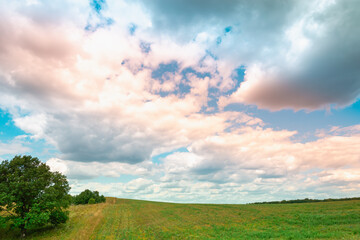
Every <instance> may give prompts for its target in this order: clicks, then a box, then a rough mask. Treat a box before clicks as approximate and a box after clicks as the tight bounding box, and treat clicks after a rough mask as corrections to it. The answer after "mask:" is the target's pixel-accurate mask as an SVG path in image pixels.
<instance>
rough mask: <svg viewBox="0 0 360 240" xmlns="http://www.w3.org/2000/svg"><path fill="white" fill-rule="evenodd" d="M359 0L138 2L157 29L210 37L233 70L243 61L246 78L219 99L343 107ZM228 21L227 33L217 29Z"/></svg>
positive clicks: (274, 106) (353, 81)
mask: <svg viewBox="0 0 360 240" xmlns="http://www.w3.org/2000/svg"><path fill="white" fill-rule="evenodd" d="M358 5H359V2H358V1H315V2H311V3H310V2H299V1H286V2H284V1H272V2H271V4H269V3H267V2H264V1H251V2H249V1H226V2H221V3H220V2H217V1H207V2H206V4H204V2H203V1H195V2H194V1H172V2H167V1H162V0H159V1H152V2H151V3H148V2H145V1H143V6H144V8H145V9H150V10H149V11H150V15H151V18H152V21H153V23H154V26H153V28H154V31H161V32H165V34H167V35H169V36H172V37H173V39H174V41H179V42H186V41H190V40H191V39H197V37H198V36H199V37H200V36H206V35H207V36H212V39H213V40H211V41H210V42H207V43H206V48H207V49H208V51H211V52H212V53H213V54H214V55H215V56H216V58H217V63H218V65H219V66H220V65H221V64H226V65H227V66H228V68H232V70H234V69H235V68H236V67H239V66H246V74H245V79H244V82H243V83H242V84H241V85H240V87H239V88H238V89H237V91H235V92H234V93H233V94H232V95H231V96H230V97H227V96H224V97H222V99H221V100H220V104H221V106H225V105H228V104H230V103H236V102H240V103H245V104H255V105H257V106H258V107H260V108H267V109H271V110H279V109H284V108H290V109H295V110H298V109H304V108H305V109H319V108H325V107H326V106H328V105H330V104H335V105H337V106H346V105H349V104H351V103H353V102H354V101H355V100H356V99H357V98H358V97H359V93H360V81H359V77H360V72H359V70H358V67H357V65H356V63H357V62H358V61H359V57H360V52H359V51H358V50H357V49H358V48H356V46H357V42H359V40H360V39H359V36H360V34H359V33H358V28H357V27H356V23H357V22H358V21H359V19H358V18H359V17H358V16H359V11H358V9H359V6H358ZM228 26H231V32H229V33H228V34H227V35H226V36H222V34H223V31H225V29H227V27H228ZM219 37H221V38H219ZM210 39H211V37H210ZM216 39H217V40H216ZM218 39H221V41H220V42H219V41H218ZM216 42H217V43H216ZM355 49H356V50H355ZM224 73H225V72H221V74H223V75H224V76H225V75H226V74H224ZM227 75H228V76H229V74H227ZM225 79H226V78H224V80H225ZM228 81H230V80H228ZM233 86H234V84H233Z"/></svg>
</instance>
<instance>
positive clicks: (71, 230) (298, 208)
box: [0, 198, 360, 239]
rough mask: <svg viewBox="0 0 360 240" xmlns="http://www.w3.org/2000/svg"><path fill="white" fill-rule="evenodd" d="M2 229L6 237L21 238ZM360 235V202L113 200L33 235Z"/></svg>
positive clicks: (80, 209)
mask: <svg viewBox="0 0 360 240" xmlns="http://www.w3.org/2000/svg"><path fill="white" fill-rule="evenodd" d="M17 234H18V233H17V232H14V231H13V230H1V231H0V239H18V238H17V236H18V235H17ZM270 238H272V239H273V238H275V239H304V238H309V239H329V238H330V239H360V200H352V201H338V202H319V203H295V204H256V205H255V204H254V205H217V204H174V203H159V202H149V201H139V200H128V199H116V198H107V202H106V203H101V204H94V205H79V206H72V207H71V208H70V220H69V221H68V222H67V223H66V224H64V225H61V226H58V227H57V228H51V227H49V228H43V229H39V230H34V231H32V232H30V233H29V235H28V237H27V239H270Z"/></svg>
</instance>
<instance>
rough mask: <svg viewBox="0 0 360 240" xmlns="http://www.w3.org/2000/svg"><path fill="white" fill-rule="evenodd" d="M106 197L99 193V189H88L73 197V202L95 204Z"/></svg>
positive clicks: (103, 200)
mask: <svg viewBox="0 0 360 240" xmlns="http://www.w3.org/2000/svg"><path fill="white" fill-rule="evenodd" d="M105 201H106V199H105V197H104V196H103V195H101V196H100V195H99V192H98V191H90V190H89V189H86V190H84V191H82V192H81V193H80V194H79V195H76V196H74V197H73V203H74V204H76V205H78V204H94V203H101V202H105Z"/></svg>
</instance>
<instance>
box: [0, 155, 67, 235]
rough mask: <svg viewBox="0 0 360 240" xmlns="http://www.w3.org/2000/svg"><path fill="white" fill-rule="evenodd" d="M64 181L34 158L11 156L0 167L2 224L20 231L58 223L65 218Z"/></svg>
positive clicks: (60, 175) (0, 219)
mask: <svg viewBox="0 0 360 240" xmlns="http://www.w3.org/2000/svg"><path fill="white" fill-rule="evenodd" d="M69 190H70V187H69V184H68V181H67V179H66V177H65V176H64V175H62V174H61V173H59V172H51V171H50V168H49V166H47V165H46V164H45V163H42V162H41V161H40V160H39V159H38V158H33V157H31V156H15V157H14V158H13V159H12V160H11V161H8V160H5V161H3V162H2V163H1V164H0V211H1V212H3V211H5V212H6V213H5V214H1V215H0V222H1V223H2V225H5V224H6V223H10V224H11V226H12V227H18V228H20V229H21V232H22V234H23V236H25V232H26V230H27V229H33V228H37V227H40V226H43V225H45V224H48V223H50V224H54V225H57V224H60V223H64V222H65V221H66V220H67V219H68V212H67V211H65V209H66V208H67V207H68V206H69V204H70V195H69V194H68V192H69Z"/></svg>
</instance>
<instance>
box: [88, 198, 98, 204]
mask: <svg viewBox="0 0 360 240" xmlns="http://www.w3.org/2000/svg"><path fill="white" fill-rule="evenodd" d="M95 203H96V202H95V199H94V198H90V199H89V202H88V204H95Z"/></svg>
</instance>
